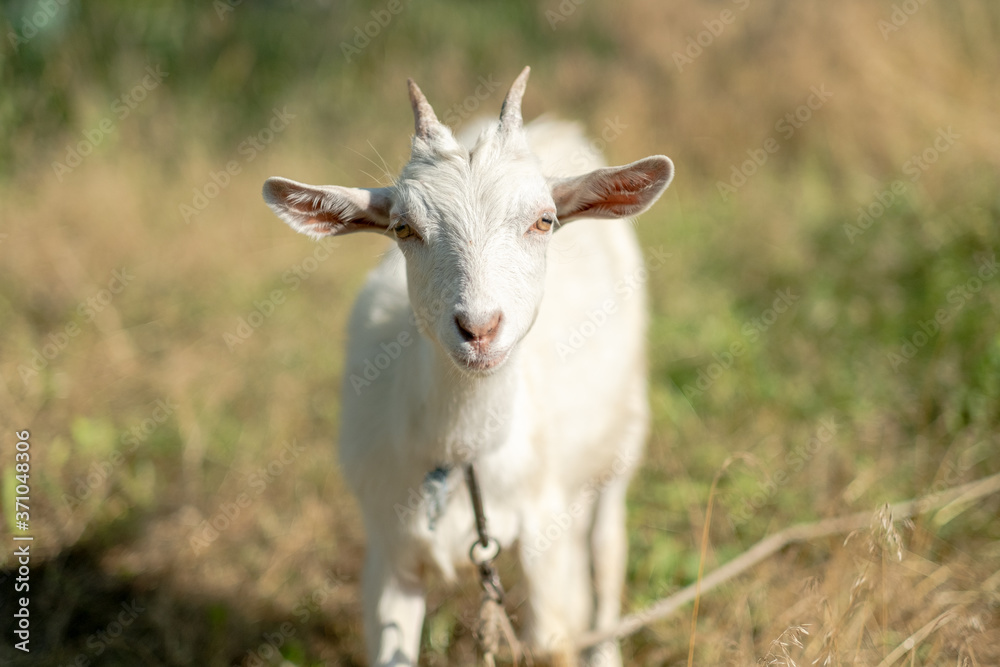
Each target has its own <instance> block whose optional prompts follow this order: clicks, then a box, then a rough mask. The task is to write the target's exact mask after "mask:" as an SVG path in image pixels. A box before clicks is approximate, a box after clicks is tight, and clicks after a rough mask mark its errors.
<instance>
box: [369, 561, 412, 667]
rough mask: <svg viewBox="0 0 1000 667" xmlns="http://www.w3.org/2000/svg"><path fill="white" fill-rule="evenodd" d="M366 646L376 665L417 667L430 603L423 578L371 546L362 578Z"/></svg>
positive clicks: (373, 663) (373, 664)
mask: <svg viewBox="0 0 1000 667" xmlns="http://www.w3.org/2000/svg"><path fill="white" fill-rule="evenodd" d="M362 588H363V590H362V595H363V597H364V615H365V618H364V621H365V623H364V625H365V643H366V645H367V648H368V661H369V664H371V665H372V666H373V667H374V666H375V665H379V666H380V667H383V666H389V665H392V666H400V665H416V664H417V659H418V658H419V656H420V631H421V628H422V627H423V624H424V612H425V609H426V602H425V599H424V588H423V585H422V584H421V582H420V579H419V578H418V577H417V576H416V575H414V574H409V573H405V572H401V571H400V568H398V567H397V566H396V565H395V564H393V563H391V562H389V560H388V559H387V558H386V556H385V552H384V551H383V550H382V549H379V548H376V547H373V546H369V549H368V555H367V556H366V558H365V568H364V574H363V578H362Z"/></svg>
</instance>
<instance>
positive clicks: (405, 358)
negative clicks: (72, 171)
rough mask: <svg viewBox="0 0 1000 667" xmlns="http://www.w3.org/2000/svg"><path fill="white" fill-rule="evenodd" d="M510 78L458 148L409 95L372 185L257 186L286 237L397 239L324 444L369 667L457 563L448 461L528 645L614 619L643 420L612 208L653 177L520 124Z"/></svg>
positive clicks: (635, 269)
mask: <svg viewBox="0 0 1000 667" xmlns="http://www.w3.org/2000/svg"><path fill="white" fill-rule="evenodd" d="M527 73H528V70H527V68H525V71H524V72H522V74H521V76H520V77H519V78H518V80H517V81H516V82H515V83H514V85H513V87H512V88H511V92H510V93H508V96H507V99H506V100H505V102H504V107H503V111H502V112H501V119H500V122H499V123H498V124H493V125H491V126H487V127H486V128H485V129H484V130H483V131H482V132H481V133H479V134H478V135H477V136H474V137H469V138H468V139H467V140H466V143H465V144H464V145H463V144H462V143H460V142H459V141H457V140H456V139H455V138H454V137H453V136H452V134H451V132H450V131H449V130H448V129H447V128H446V127H444V126H443V125H441V124H440V123H439V122H438V121H437V119H436V118H435V116H434V112H433V111H432V110H431V108H430V105H429V104H428V103H427V101H426V99H425V98H424V97H423V94H422V93H421V92H420V90H419V89H418V88H417V87H416V85H415V84H413V83H412V82H411V83H410V94H411V102H412V104H413V107H414V114H415V118H416V121H415V126H416V136H415V138H414V143H413V155H412V157H411V160H410V162H409V164H408V165H407V166H406V167H405V168H404V170H403V173H402V174H401V176H400V178H399V179H398V180H397V182H396V183H395V184H393V185H392V186H391V187H388V188H379V189H373V190H362V189H351V188H341V187H337V186H306V185H303V184H299V183H295V182H293V181H288V180H285V179H269V180H268V182H267V184H265V189H264V196H265V200H266V201H267V202H268V204H269V205H270V206H271V207H272V208H273V209H274V210H275V212H276V213H278V215H279V216H280V217H282V218H283V219H284V220H286V221H287V222H289V224H291V225H292V226H293V227H294V228H296V229H298V230H299V231H303V232H305V233H308V234H310V235H313V236H315V237H319V236H323V235H326V234H330V233H334V234H336V233H347V232H351V231H368V230H371V231H377V232H382V233H389V234H394V235H395V237H396V239H397V247H395V248H393V249H392V250H391V251H390V252H389V253H388V254H387V255H386V256H385V258H384V259H383V261H382V262H381V264H380V265H379V266H378V267H377V268H376V269H375V270H374V271H373V272H372V274H371V275H370V277H369V279H368V282H367V283H366V285H365V287H364V289H363V290H362V292H361V294H360V295H359V297H358V300H357V302H356V304H355V306H354V310H353V314H352V317H351V323H350V335H349V344H348V355H347V364H346V368H345V371H344V387H343V410H342V420H341V431H340V451H341V463H342V467H343V470H344V474H345V477H346V479H347V480H348V481H349V483H350V485H351V487H352V489H353V491H354V493H355V494H356V495H357V497H358V500H359V502H360V505H361V509H362V513H363V516H364V523H365V530H366V535H367V537H368V547H367V555H366V561H365V567H364V576H363V597H364V617H365V633H366V642H367V645H368V649H369V655H370V659H371V661H372V663H373V664H379V665H386V664H392V665H404V664H416V662H417V659H418V656H419V644H420V633H421V627H422V623H423V617H424V613H425V601H424V582H425V577H426V576H427V573H428V572H429V571H436V572H438V573H440V574H441V575H443V576H444V577H445V578H446V579H454V578H455V576H456V570H457V569H458V568H460V567H462V566H465V565H468V564H469V563H470V562H469V551H470V547H471V546H472V544H473V542H474V541H475V539H476V534H475V527H474V519H473V514H472V509H471V502H470V498H469V494H468V490H467V488H466V486H465V484H464V483H463V481H462V475H461V470H460V468H461V467H462V465H464V464H465V463H468V462H474V463H475V466H476V468H477V471H478V477H479V482H480V486H481V488H482V497H483V504H484V507H485V511H486V515H487V518H488V522H489V531H490V534H491V536H493V537H495V538H496V539H497V540H498V542H499V543H500V545H501V546H503V547H505V548H506V547H508V546H510V545H512V544H515V543H517V544H518V545H519V550H520V552H519V554H520V562H521V566H522V568H523V571H524V576H525V580H526V583H527V585H528V591H529V593H528V599H529V612H530V613H529V618H528V628H527V630H528V635H529V639H530V641H531V642H532V644H533V646H534V647H535V648H536V650H539V651H541V652H547V653H553V654H556V655H560V656H564V657H565V658H566V659H567V660H569V661H571V662H572V661H574V660H575V659H576V657H577V656H576V655H575V654H574V651H573V649H572V644H573V641H574V639H575V638H577V637H579V636H580V635H581V634H582V633H583V632H586V631H587V630H589V629H604V628H608V627H612V626H613V625H614V624H615V623H616V622H617V620H618V617H619V611H620V600H621V594H622V586H623V581H624V574H625V565H626V534H625V491H626V487H627V484H628V481H629V478H630V477H631V475H632V472H633V471H634V469H635V467H636V465H637V464H638V462H639V459H640V456H641V453H642V448H643V445H644V442H645V439H646V436H647V433H648V423H649V410H648V402H647V387H646V362H645V331H646V298H645V290H644V287H643V283H644V278H645V273H644V272H645V268H644V264H643V259H642V255H641V253H640V251H639V247H638V244H637V242H636V239H635V235H634V233H633V230H632V227H631V224H630V222H629V220H628V219H627V216H631V215H635V214H637V213H638V212H641V211H642V210H644V209H645V208H647V207H648V206H649V205H651V204H652V203H653V202H654V201H655V200H656V198H657V197H659V195H660V194H661V193H662V191H663V190H664V189H665V188H666V186H667V185H668V183H669V181H670V180H671V178H672V174H673V166H672V164H671V163H670V161H669V160H668V159H667V158H666V157H663V156H654V157H651V158H646V159H645V160H640V161H639V162H636V163H633V164H631V165H627V166H625V167H619V168H602V167H601V165H600V158H599V156H598V155H596V154H595V153H594V151H593V150H592V149H591V148H590V147H589V145H588V143H587V142H586V140H585V139H584V137H583V134H582V132H580V130H579V129H578V128H577V126H575V125H573V124H569V123H562V122H557V121H552V120H540V121H536V122H534V123H532V124H530V125H528V126H527V127H523V126H522V124H521V118H520V116H521V114H520V100H521V95H522V94H523V91H524V85H525V83H526V80H527ZM574 171H575V172H577V173H573V172H574ZM580 172H584V173H580ZM556 218H558V220H557V219H556ZM600 218H604V219H600ZM613 218H618V219H613ZM570 221H573V223H572V224H570V225H566V223H568V222H570ZM564 226H565V228H563V227H564ZM553 232H556V233H553ZM373 369H374V372H373ZM431 471H437V472H436V473H435V475H436V477H435V479H436V484H430V483H428V473H430V472H431ZM434 489H437V490H434ZM598 654H601V655H602V656H603V658H604V662H603V664H620V658H619V657H618V653H617V648H616V647H615V646H614V645H613V644H606V645H603V646H599V647H597V648H596V649H593V650H592V651H590V652H589V653H587V654H585V655H584V656H583V658H584V659H585V660H593V659H595V656H596V655H598Z"/></svg>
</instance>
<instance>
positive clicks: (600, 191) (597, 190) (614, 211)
mask: <svg viewBox="0 0 1000 667" xmlns="http://www.w3.org/2000/svg"><path fill="white" fill-rule="evenodd" d="M673 177H674V163H673V162H671V161H670V158H668V157H667V156H665V155H654V156H652V157H647V158H644V159H642V160H639V161H638V162H633V163H632V164H627V165H625V166H624V167H607V168H604V169H596V170H594V171H592V172H590V173H588V174H583V175H581V176H574V177H572V178H560V179H555V180H553V181H551V187H552V199H553V201H555V204H556V215H557V216H559V222H569V221H570V220H575V219H577V218H627V217H629V216H633V215H638V214H640V213H642V212H643V211H645V210H646V209H647V208H649V207H650V206H652V205H653V203H654V202H655V201H656V200H657V199H658V198H659V196H660V195H661V194H663V191H664V190H666V189H667V186H668V185H670V181H671V180H672V179H673Z"/></svg>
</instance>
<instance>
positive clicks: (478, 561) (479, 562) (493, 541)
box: [469, 537, 500, 565]
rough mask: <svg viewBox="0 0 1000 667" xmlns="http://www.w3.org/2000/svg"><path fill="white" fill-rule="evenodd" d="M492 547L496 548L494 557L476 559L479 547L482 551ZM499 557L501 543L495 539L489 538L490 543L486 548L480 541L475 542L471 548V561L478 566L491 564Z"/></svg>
mask: <svg viewBox="0 0 1000 667" xmlns="http://www.w3.org/2000/svg"><path fill="white" fill-rule="evenodd" d="M491 546H492V547H495V548H496V552H495V553H494V554H493V555H492V556H490V557H489V558H483V559H478V558H476V547H479V548H481V549H489V548H490V547H491ZM487 553H488V552H487ZM499 555H500V542H499V541H498V540H497V538H495V537H491V538H489V543H488V544H487V545H486V546H485V547H484V546H483V545H481V544H480V543H479V540H476V541H475V542H473V543H472V546H471V547H469V560H471V561H472V562H473V563H475V564H476V565H482V564H483V563H489V562H490V561H492V560H493V559H495V558H496V557H497V556H499Z"/></svg>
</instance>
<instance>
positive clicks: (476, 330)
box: [455, 310, 500, 350]
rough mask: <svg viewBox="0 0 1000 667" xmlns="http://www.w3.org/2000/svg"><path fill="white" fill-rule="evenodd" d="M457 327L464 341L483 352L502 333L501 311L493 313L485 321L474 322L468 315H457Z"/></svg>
mask: <svg viewBox="0 0 1000 667" xmlns="http://www.w3.org/2000/svg"><path fill="white" fill-rule="evenodd" d="M455 326H457V327H458V333H459V334H460V335H461V336H462V340H464V341H466V342H469V343H472V344H473V345H474V346H476V347H477V348H479V349H480V350H482V348H485V347H486V346H488V345H489V344H490V343H491V342H493V339H494V338H496V336H497V332H499V331H500V311H499V310H498V311H497V312H495V313H493V314H492V315H490V316H489V317H488V318H487V319H485V320H483V321H473V320H472V319H470V318H469V317H468V316H467V315H456V316H455Z"/></svg>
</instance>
